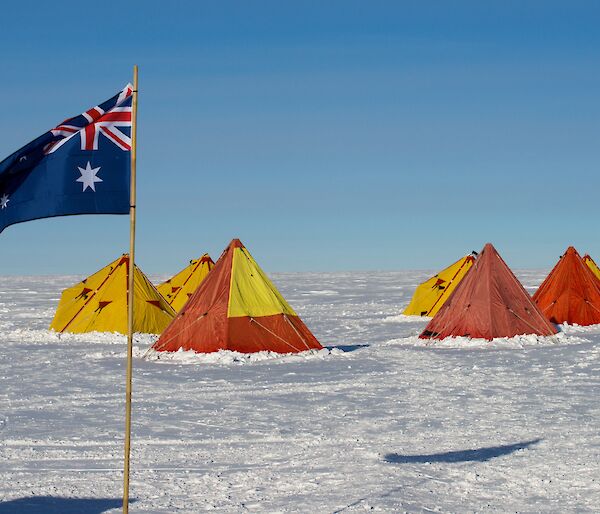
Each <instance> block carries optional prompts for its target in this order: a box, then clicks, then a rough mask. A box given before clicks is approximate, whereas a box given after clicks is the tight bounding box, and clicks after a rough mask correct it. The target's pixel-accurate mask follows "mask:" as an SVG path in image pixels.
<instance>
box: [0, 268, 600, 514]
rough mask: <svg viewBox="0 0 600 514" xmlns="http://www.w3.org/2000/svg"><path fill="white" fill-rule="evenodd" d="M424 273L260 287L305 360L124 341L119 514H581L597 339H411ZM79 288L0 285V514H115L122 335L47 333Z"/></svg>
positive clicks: (591, 465)
mask: <svg viewBox="0 0 600 514" xmlns="http://www.w3.org/2000/svg"><path fill="white" fill-rule="evenodd" d="M427 276H429V273H428V272H408V271H406V272H385V273H384V272H381V273H374V272H369V273H367V272H357V273H327V274H323V273H302V274H294V273H289V274H275V275H274V276H273V279H274V281H275V282H276V284H277V285H278V286H279V287H280V289H281V291H282V293H283V294H284V296H285V297H286V298H287V299H288V300H289V301H290V303H291V304H292V306H294V307H295V308H296V310H297V311H298V312H299V314H300V315H301V316H302V317H303V319H304V320H305V322H306V323H307V325H308V326H309V327H310V328H311V329H312V330H313V332H314V333H315V335H316V336H317V338H318V339H319V340H320V341H321V342H322V343H323V344H324V345H326V346H327V349H326V350H324V351H320V352H313V353H311V354H302V355H295V356H278V355H269V354H265V355H263V354H261V355H258V356H254V357H249V356H243V355H235V354H231V353H223V354H219V355H210V356H195V355H189V354H186V353H183V354H177V355H174V356H173V357H171V358H169V359H164V358H161V359H157V358H156V356H150V358H149V359H146V360H142V359H141V356H142V355H143V354H144V353H145V351H146V349H147V348H148V347H149V346H150V344H151V342H152V341H153V338H152V337H150V336H147V335H145V336H139V337H137V339H136V349H135V355H136V360H135V363H134V366H135V368H134V411H133V415H134V425H133V450H132V488H131V496H132V498H133V499H134V500H135V503H134V504H133V505H132V508H131V512H139V513H142V512H143V513H175V512H190V513H194V512H200V511H204V510H215V511H218V512H245V511H250V512H307V513H321V512H324V513H333V512H343V513H351V512H364V511H374V512H439V511H441V512H482V511H486V512H552V513H557V512H568V511H571V512H574V511H577V512H598V511H599V509H600V465H599V461H600V430H599V428H598V427H599V422H600V403H599V398H600V327H589V328H581V327H566V330H565V332H564V333H563V334H561V335H560V336H559V337H555V338H548V339H536V338H520V339H517V340H505V341H500V342H497V343H494V344H491V345H490V344H487V343H483V344H482V343H481V342H473V341H471V342H465V341H452V342H449V343H444V344H431V343H428V344H425V343H424V342H423V341H420V340H419V339H418V338H417V337H416V335H417V334H418V333H419V332H420V330H421V329H422V328H423V326H424V324H425V321H424V320H420V319H413V318H406V317H404V316H401V315H400V314H399V313H400V312H401V310H402V308H403V306H405V305H406V304H407V302H408V300H409V298H410V296H411V294H412V292H413V290H414V288H415V286H416V284H417V283H418V282H420V281H422V280H423V279H424V278H426V277H427ZM543 276H544V273H543V272H536V271H527V272H521V273H519V278H521V279H522V280H523V282H524V284H525V285H526V287H528V288H529V289H530V290H532V289H533V288H535V286H536V285H537V284H539V283H540V282H541V280H542V278H543ZM80 278H82V277H0V341H1V344H2V351H1V353H0V355H1V357H0V377H1V380H2V382H1V384H2V389H1V392H0V399H1V402H0V452H1V453H0V500H1V502H0V514H6V513H22V514H29V513H34V512H35V513H46V514H54V513H61V514H69V513H92V514H95V513H101V512H118V509H119V506H120V497H121V481H122V471H121V469H122V453H123V449H122V438H123V425H124V414H123V410H124V376H125V370H124V364H125V361H124V358H125V338H124V337H123V336H118V335H113V334H85V335H63V336H62V337H58V336H57V335H56V334H53V333H50V332H48V331H47V330H46V327H47V326H48V324H49V323H50V320H51V318H52V315H53V312H54V309H55V307H56V304H57V301H58V298H59V295H60V291H61V290H62V288H64V287H66V286H67V285H70V284H72V283H73V282H74V281H76V280H79V279H80ZM465 343H467V344H465Z"/></svg>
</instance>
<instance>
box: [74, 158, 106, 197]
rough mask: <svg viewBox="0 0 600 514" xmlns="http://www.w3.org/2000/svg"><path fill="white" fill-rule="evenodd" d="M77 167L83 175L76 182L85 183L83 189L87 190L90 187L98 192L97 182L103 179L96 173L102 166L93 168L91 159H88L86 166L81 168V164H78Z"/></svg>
mask: <svg viewBox="0 0 600 514" xmlns="http://www.w3.org/2000/svg"><path fill="white" fill-rule="evenodd" d="M77 169H78V170H79V171H80V173H81V177H79V178H78V179H77V180H76V182H82V183H83V191H85V190H86V189H87V188H88V187H89V188H90V189H91V190H92V191H94V192H96V184H95V183H96V182H102V179H101V178H100V177H97V176H96V173H98V171H99V170H100V166H98V167H97V168H92V166H91V164H90V161H88V163H87V165H86V167H85V168H80V167H79V166H77Z"/></svg>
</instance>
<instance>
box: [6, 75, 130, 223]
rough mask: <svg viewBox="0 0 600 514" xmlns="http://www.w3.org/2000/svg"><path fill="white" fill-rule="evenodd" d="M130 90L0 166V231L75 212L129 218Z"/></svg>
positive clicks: (58, 129)
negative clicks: (24, 222)
mask: <svg viewBox="0 0 600 514" xmlns="http://www.w3.org/2000/svg"><path fill="white" fill-rule="evenodd" d="M132 92H133V87H132V86H131V85H130V84H128V85H127V86H125V88H124V89H123V90H122V91H121V92H119V93H118V94H116V95H115V96H113V97H112V98H110V99H109V100H107V101H106V102H104V103H102V104H100V105H98V106H96V107H93V108H91V109H89V110H88V111H86V112H84V113H83V114H80V115H78V116H75V117H73V118H69V119H67V120H65V121H63V122H62V123H61V124H60V125H58V126H57V127H55V128H54V129H52V130H50V131H48V132H46V133H44V134H42V135H41V136H40V137H38V138H37V139H35V140H33V141H32V142H31V143H29V144H27V145H25V146H24V147H23V148H21V149H20V150H17V151H16V152H14V153H13V154H12V155H10V156H9V157H7V158H6V159H4V160H3V161H2V162H0V232H2V231H3V230H4V229H5V228H6V227H8V226H9V225H13V224H15V223H21V222H23V221H30V220H35V219H40V218H50V217H54V216H68V215H73V214H128V213H129V191H130V162H131V156H130V154H131V114H132V113H131V102H132Z"/></svg>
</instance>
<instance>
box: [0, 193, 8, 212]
mask: <svg viewBox="0 0 600 514" xmlns="http://www.w3.org/2000/svg"><path fill="white" fill-rule="evenodd" d="M8 202H10V199H9V198H8V195H7V194H6V193H4V194H3V195H2V197H0V207H1V208H2V209H6V206H7V205H8Z"/></svg>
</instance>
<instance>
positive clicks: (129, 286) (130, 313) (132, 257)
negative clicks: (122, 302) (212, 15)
mask: <svg viewBox="0 0 600 514" xmlns="http://www.w3.org/2000/svg"><path fill="white" fill-rule="evenodd" d="M137 101H138V67H137V65H134V66H133V93H132V104H131V191H130V200H129V225H130V227H129V270H128V271H129V273H128V277H127V278H128V284H127V372H126V375H127V378H126V386H125V462H124V465H123V514H127V513H128V512H129V456H130V454H131V382H132V375H133V287H134V280H133V278H134V275H135V273H134V271H135V193H136V191H135V166H136V144H137Z"/></svg>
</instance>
